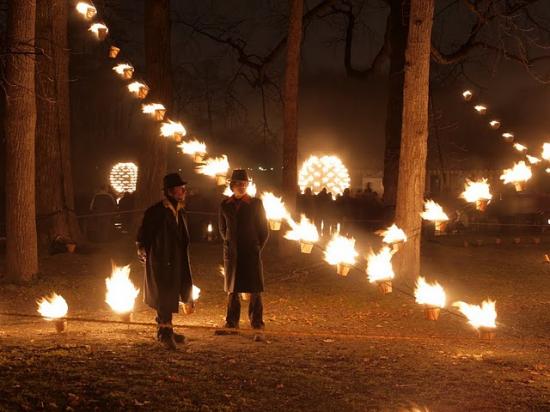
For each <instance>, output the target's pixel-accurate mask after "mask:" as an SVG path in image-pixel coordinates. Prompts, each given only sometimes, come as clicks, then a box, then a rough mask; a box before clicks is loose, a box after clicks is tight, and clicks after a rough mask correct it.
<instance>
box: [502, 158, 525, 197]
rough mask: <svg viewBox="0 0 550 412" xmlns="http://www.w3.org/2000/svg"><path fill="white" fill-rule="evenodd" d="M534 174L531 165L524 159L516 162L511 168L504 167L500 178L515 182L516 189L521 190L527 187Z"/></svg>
mask: <svg viewBox="0 0 550 412" xmlns="http://www.w3.org/2000/svg"><path fill="white" fill-rule="evenodd" d="M532 176H533V173H532V172H531V167H530V166H527V165H526V164H525V162H524V161H523V160H522V161H520V162H518V163H516V164H514V166H513V167H512V168H511V169H504V171H503V173H502V175H501V176H500V180H502V181H503V182H504V183H513V184H514V187H515V188H516V191H518V192H521V191H522V190H524V189H525V183H526V182H527V181H528V180H529V179H531V177H532Z"/></svg>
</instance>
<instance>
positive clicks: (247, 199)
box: [227, 193, 252, 204]
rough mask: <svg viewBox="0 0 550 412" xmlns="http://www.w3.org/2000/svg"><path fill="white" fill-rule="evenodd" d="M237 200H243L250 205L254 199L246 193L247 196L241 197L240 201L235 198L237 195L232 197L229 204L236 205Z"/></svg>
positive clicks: (228, 200)
mask: <svg viewBox="0 0 550 412" xmlns="http://www.w3.org/2000/svg"><path fill="white" fill-rule="evenodd" d="M237 200H242V201H243V202H245V203H247V204H250V202H251V201H252V198H251V197H250V196H249V195H248V194H246V193H245V195H244V196H243V197H241V198H240V199H237V198H236V197H235V195H233V196H231V197H230V198H229V199H227V202H228V203H234V202H236V201H237Z"/></svg>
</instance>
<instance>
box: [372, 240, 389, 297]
mask: <svg viewBox="0 0 550 412" xmlns="http://www.w3.org/2000/svg"><path fill="white" fill-rule="evenodd" d="M393 253H394V252H393V251H392V250H391V249H390V247H389V246H384V247H383V248H382V249H381V250H380V252H379V253H378V254H376V253H374V252H371V253H370V254H369V256H368V258H367V275H368V277H369V282H370V283H376V284H377V285H378V290H380V293H382V294H383V295H385V294H387V293H391V291H392V286H393V285H392V279H393V278H394V277H395V273H394V271H393V266H392V263H391V259H392V256H393Z"/></svg>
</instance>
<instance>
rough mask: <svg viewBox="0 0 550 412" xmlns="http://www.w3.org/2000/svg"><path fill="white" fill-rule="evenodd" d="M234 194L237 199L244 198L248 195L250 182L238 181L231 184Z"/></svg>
mask: <svg viewBox="0 0 550 412" xmlns="http://www.w3.org/2000/svg"><path fill="white" fill-rule="evenodd" d="M231 186H232V188H231V190H233V193H234V194H235V197H237V198H239V197H243V196H244V195H245V194H246V189H247V188H248V182H246V181H240V180H239V181H236V182H233V183H232V184H231Z"/></svg>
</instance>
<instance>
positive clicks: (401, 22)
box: [383, 0, 410, 219]
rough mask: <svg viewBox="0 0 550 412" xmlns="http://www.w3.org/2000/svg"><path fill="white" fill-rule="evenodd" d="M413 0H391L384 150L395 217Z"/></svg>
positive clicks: (388, 203)
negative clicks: (407, 49)
mask: <svg viewBox="0 0 550 412" xmlns="http://www.w3.org/2000/svg"><path fill="white" fill-rule="evenodd" d="M409 11H410V1H409V0H406V1H402V0H391V1H390V19H389V22H390V44H391V46H390V49H391V53H390V72H389V84H388V106H387V109H386V147H385V151H384V179H383V183H384V198H383V200H384V206H385V208H386V210H387V217H388V218H389V219H393V215H394V213H395V202H396V196H397V174H398V170H399V150H400V146H401V123H402V121H403V83H404V80H405V49H406V47H407V34H408V31H409V20H408V19H409Z"/></svg>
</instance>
